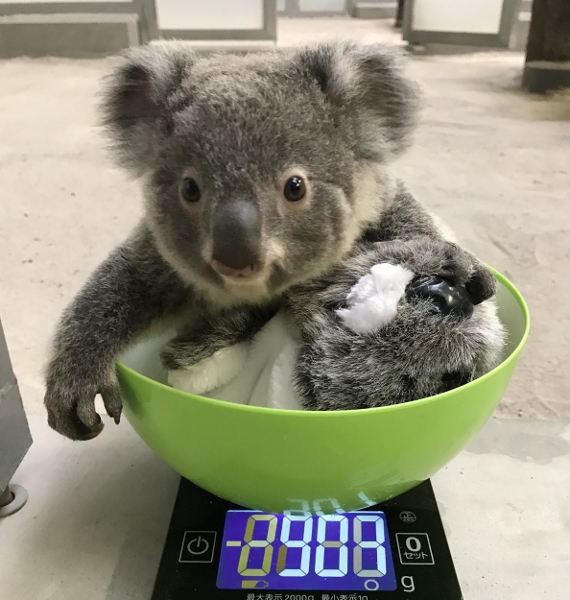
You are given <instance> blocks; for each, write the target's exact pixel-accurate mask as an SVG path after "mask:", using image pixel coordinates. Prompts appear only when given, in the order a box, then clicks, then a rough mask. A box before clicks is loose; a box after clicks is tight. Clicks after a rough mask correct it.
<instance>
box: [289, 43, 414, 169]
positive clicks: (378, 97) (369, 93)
mask: <svg viewBox="0 0 570 600" xmlns="http://www.w3.org/2000/svg"><path fill="white" fill-rule="evenodd" d="M297 60H299V61H300V64H301V66H302V70H303V71H304V74H305V75H306V76H308V77H309V78H311V79H313V80H314V81H316V83H317V84H318V85H319V87H320V88H321V90H322V91H323V93H324V94H325V96H326V98H327V99H328V100H329V102H330V103H331V105H333V106H334V107H335V109H337V110H338V111H339V112H338V117H339V120H344V121H345V122H346V123H350V124H355V129H356V130H355V132H354V133H355V134H356V139H355V152H356V153H357V155H358V156H360V157H361V158H364V159H368V160H374V161H381V162H387V161H389V160H391V159H393V158H395V157H396V156H397V155H399V154H400V153H402V152H403V151H404V150H405V149H406V148H407V147H408V146H409V145H410V143H411V137H412V135H411V134H412V133H413V129H414V126H415V124H416V114H417V108H418V101H419V88H418V87H417V85H415V84H414V83H413V82H412V80H411V79H409V78H408V76H407V75H406V73H405V71H404V68H403V65H402V60H401V57H400V56H399V55H398V54H397V52H396V50H395V49H393V48H390V47H389V46H385V45H383V44H365V43H358V42H337V43H321V44H317V45H316V46H309V47H305V48H303V49H301V50H300V51H299V54H298V55H297Z"/></svg>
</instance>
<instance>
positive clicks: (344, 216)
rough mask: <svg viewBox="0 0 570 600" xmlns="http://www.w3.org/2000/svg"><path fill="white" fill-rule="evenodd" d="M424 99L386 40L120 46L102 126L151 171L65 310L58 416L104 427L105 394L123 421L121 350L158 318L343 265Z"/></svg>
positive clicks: (135, 168)
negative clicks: (247, 47)
mask: <svg viewBox="0 0 570 600" xmlns="http://www.w3.org/2000/svg"><path fill="white" fill-rule="evenodd" d="M416 107H417V93H416V88H415V86H414V85H413V84H412V83H411V82H410V81H409V80H408V79H407V77H406V75H405V73H404V72H403V70H402V68H401V66H400V64H399V61H398V59H397V57H395V56H394V55H393V53H392V52H391V51H390V50H389V49H387V48H385V47H383V46H380V45H374V44H372V45H363V44H358V43H351V42H339V43H321V44H317V45H314V46H307V47H301V48H292V49H287V50H276V51H272V52H268V53H259V54H255V53H254V54H251V55H245V56H234V55H229V54H220V55H214V56H208V57H207V56H204V55H201V56H199V55H196V54H194V53H193V52H192V51H191V50H189V49H188V48H187V47H186V46H185V45H184V44H182V43H181V44H172V43H165V44H152V45H149V46H143V47H139V48H135V49H132V50H130V51H128V52H127V53H126V54H125V55H124V56H123V57H121V58H120V60H119V61H118V64H117V66H116V67H115V68H114V69H113V71H112V72H111V73H110V74H109V77H108V78H107V81H106V84H105V93H104V101H103V105H102V115H103V123H104V126H105V128H106V131H107V132H108V135H109V137H110V139H111V141H112V148H113V150H114V154H115V157H116V159H117V161H118V162H119V164H120V165H122V166H123V167H124V168H125V169H126V170H127V171H128V172H129V173H130V174H131V175H132V176H134V177H136V178H137V179H139V180H140V182H141V186H142V190H143V196H144V205H145V210H144V216H143V218H142V219H141V221H140V222H139V223H138V224H136V226H135V227H134V229H133V231H132V233H131V234H130V235H129V236H128V238H127V239H126V240H125V241H124V242H123V243H122V244H120V245H119V246H118V247H117V248H116V249H115V250H113V251H112V252H111V253H110V255H109V256H108V258H107V259H106V260H105V261H104V262H103V263H102V264H101V265H100V266H99V267H97V268H96V269H95V271H94V272H93V274H92V275H91V276H90V278H89V280H88V281H87V282H86V284H85V285H84V287H83V288H82V289H81V290H80V291H79V293H78V294H77V296H76V297H75V298H74V299H73V300H72V301H71V303H70V304H69V306H68V307H67V308H66V309H65V310H64V312H63V314H62V316H61V318H60V321H59V323H58V326H57V328H56V332H55V336H54V339H53V345H52V350H51V355H50V357H49V360H48V363H47V366H46V395H45V405H46V408H47V412H48V423H49V424H50V426H51V427H52V428H54V429H55V430H56V431H58V432H60V433H61V434H63V435H66V436H67V437H69V438H71V439H74V440H79V439H89V438H91V437H94V436H95V435H97V434H98V433H99V432H100V430H101V429H102V423H101V419H100V416H99V415H98V414H97V412H96V410H95V404H94V400H95V397H96V395H97V394H100V395H101V397H102V399H103V402H104V405H105V408H106V411H107V413H108V414H109V415H110V416H111V417H112V418H113V419H114V420H115V421H116V422H117V423H118V422H119V419H120V415H121V408H122V405H121V397H120V393H119V390H118V385H117V380H116V376H115V372H114V361H115V360H116V358H117V356H118V355H119V354H120V353H121V352H122V351H123V350H124V349H125V348H126V347H127V346H128V345H129V344H131V343H133V342H134V341H135V340H136V339H137V338H138V337H139V336H141V335H144V333H145V332H147V331H148V330H149V328H151V327H154V326H161V325H162V324H164V323H167V322H170V324H171V323H172V322H174V323H180V324H188V323H190V324H191V323H198V322H201V321H203V320H204V319H208V318H210V317H211V316H212V315H216V314H218V313H219V312H221V311H224V310H227V309H229V308H231V307H237V306H261V307H266V306H269V305H271V303H272V302H273V301H274V300H276V299H278V298H279V297H280V296H281V295H282V294H283V293H284V292H286V291H287V290H289V289H291V288H292V287H293V286H295V285H299V284H301V283H303V282H306V281H310V280H311V279H313V278H315V277H317V276H319V275H321V274H322V273H325V272H326V271H327V270H329V269H330V268H331V267H333V266H334V265H335V264H338V263H339V262H340V261H341V260H342V259H343V258H344V257H345V256H346V255H347V254H348V253H349V252H350V250H351V248H352V247H353V245H354V243H355V242H356V240H357V239H358V238H359V237H360V236H361V235H362V234H363V232H364V231H365V230H366V229H367V227H368V226H369V225H370V224H371V223H373V222H374V221H375V220H376V219H377V218H378V215H379V214H380V213H381V212H382V211H383V210H385V209H386V207H388V206H389V205H390V203H391V202H392V201H393V199H394V197H395V196H396V194H397V193H398V184H397V182H396V181H395V180H394V178H393V177H392V176H391V175H390V173H389V171H388V170H387V168H386V165H387V164H388V163H389V162H390V161H391V160H392V159H393V158H395V157H396V156H398V154H400V153H401V152H402V151H403V150H404V149H405V148H406V147H407V145H408V144H409V142H410V134H411V132H412V130H413V126H414V120H415V112H416ZM410 217H411V218H410V219H409V220H408V222H407V224H406V227H407V228H408V230H409V231H410V232H413V231H416V230H422V227H423V225H424V224H423V217H421V216H419V217H418V219H419V221H418V222H417V223H416V222H415V221H414V219H413V218H412V217H413V215H410ZM428 229H429V227H428ZM430 231H431V232H432V233H433V228H432V229H430ZM426 233H427V234H428V235H429V234H430V233H429V232H426Z"/></svg>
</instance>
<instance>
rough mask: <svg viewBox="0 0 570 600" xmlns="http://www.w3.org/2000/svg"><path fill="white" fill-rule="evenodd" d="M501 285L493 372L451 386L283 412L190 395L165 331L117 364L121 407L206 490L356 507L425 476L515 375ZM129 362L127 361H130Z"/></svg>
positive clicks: (507, 303)
mask: <svg viewBox="0 0 570 600" xmlns="http://www.w3.org/2000/svg"><path fill="white" fill-rule="evenodd" d="M496 277H497V279H498V281H499V284H500V286H499V292H498V304H499V315H500V318H501V320H502V322H503V323H504V324H505V326H506V328H507V330H508V334H509V340H508V345H507V348H506V350H505V359H504V361H503V362H502V364H501V365H499V366H498V367H497V368H496V369H494V370H493V371H491V372H490V373H487V374H486V375H484V376H483V377H481V378H479V379H477V380H476V381H473V382H471V383H468V384H467V385H464V386H462V387H460V388H457V389H455V390H452V391H450V392H446V393H444V394H439V395H437V396H432V397H430V398H426V399H422V400H416V401H414V402H409V403H407V404H399V405H394V406H387V407H382V408H372V409H365V410H352V411H342V412H310V411H288V410H276V409H270V408H259V407H252V406H244V405H240V404H233V403H229V402H223V401H220V400H212V399H210V398H203V397H199V396H193V395H190V394H187V393H185V392H181V391H179V390H175V389H173V388H171V387H168V386H167V385H164V384H163V383H160V381H165V373H164V372H163V371H162V369H161V367H160V365H159V361H158V358H157V355H158V351H159V348H160V346H161V345H162V343H163V342H164V339H165V338H162V339H160V338H153V339H151V340H147V341H146V342H144V343H141V344H139V345H138V346H135V347H134V348H133V349H131V350H130V351H129V352H128V353H126V354H125V355H124V356H123V357H121V361H120V362H119V363H118V365H117V371H118V376H119V381H120V384H121V389H122V394H123V400H124V414H125V415H126V417H127V419H128V420H129V422H130V423H131V424H132V426H133V427H134V429H135V430H136V431H137V433H138V434H139V435H140V436H141V438H142V439H143V440H144V441H145V442H146V443H147V444H148V445H149V446H150V447H151V448H152V449H153V450H154V451H155V452H156V453H157V454H158V455H159V456H161V457H162V459H163V460H165V461H166V462H167V463H168V464H169V465H171V466H172V467H173V468H174V469H175V470H176V471H178V473H180V474H181V475H183V476H184V477H186V478H187V479H189V480H191V481H193V482H194V483H195V484H197V485H198V486H200V487H202V488H204V489H206V490H208V491H209V492H211V493H212V494H215V495H217V496H220V497H221V498H224V499H226V500H230V501H232V502H235V503H236V504H239V505H241V506H243V507H248V508H251V509H255V510H264V511H270V512H276V513H279V512H283V511H284V510H304V511H311V512H314V511H315V512H316V511H319V510H322V511H323V512H325V513H327V512H334V511H335V510H336V509H339V508H341V509H344V510H346V511H349V510H357V509H360V508H364V507H365V506H370V505H372V504H376V503H378V502H382V501H384V500H387V499H388V498H391V497H393V496H396V495H398V494H401V493H403V492H405V491H407V490H408V489H410V488H412V487H414V486H415V485H417V484H418V483H420V482H422V481H424V480H426V479H428V478H429V477H431V476H432V475H433V474H434V473H436V472H437V471H438V470H439V469H441V468H442V467H443V466H445V465H446V464H447V463H448V462H449V461H450V460H451V459H452V458H453V457H454V456H456V455H457V454H458V453H459V452H460V451H461V450H462V449H463V448H464V447H465V445H466V444H467V443H468V442H469V441H470V440H471V439H472V438H473V437H474V436H475V434H476V433H477V432H478V431H479V430H480V429H481V427H482V426H483V424H484V423H485V421H486V420H487V419H488V418H489V417H490V415H491V413H492V412H493V410H494V409H495V407H496V406H497V404H498V403H499V401H500V399H501V397H502V395H503V393H504V392H505V389H506V388H507V385H508V383H509V381H510V379H511V377H512V374H513V372H514V370H515V367H516V365H517V362H518V360H519V357H520V354H521V351H522V348H523V346H524V344H525V342H526V339H527V336H528V331H529V323H530V320H529V313H528V308H527V306H526V303H525V301H524V299H523V298H522V296H521V294H520V293H519V292H518V290H517V289H516V288H515V287H514V286H513V284H512V283H510V282H509V281H508V280H507V279H505V277H503V276H502V275H500V274H499V273H496ZM127 365H128V366H127Z"/></svg>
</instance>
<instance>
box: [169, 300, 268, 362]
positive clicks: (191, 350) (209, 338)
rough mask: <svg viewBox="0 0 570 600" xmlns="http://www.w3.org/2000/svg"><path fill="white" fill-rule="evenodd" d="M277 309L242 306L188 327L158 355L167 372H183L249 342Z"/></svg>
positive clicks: (210, 316)
mask: <svg viewBox="0 0 570 600" xmlns="http://www.w3.org/2000/svg"><path fill="white" fill-rule="evenodd" d="M276 312H277V307H276V306H275V305H269V306H243V307H238V308H231V309H227V310H225V311H222V312H220V313H218V314H213V315H209V316H208V317H207V318H206V319H205V320H204V321H202V323H200V324H199V325H197V326H189V327H188V328H186V329H184V330H183V331H182V332H181V333H180V334H179V335H177V336H176V337H175V338H173V339H172V340H171V341H170V342H169V343H168V344H166V346H165V347H164V349H163V351H162V352H161V355H160V357H161V360H162V364H163V365H164V367H165V368H166V369H168V370H169V371H175V370H179V369H185V368H188V367H191V366H193V365H195V364H197V363H199V362H200V361H202V360H204V359H206V358H209V357H210V356H212V354H214V353H215V352H217V351H218V350H222V349H224V348H227V347H229V346H234V345H235V344H241V343H244V342H249V341H251V339H252V338H253V337H254V336H255V335H256V334H257V333H259V331H260V330H261V329H262V327H263V326H264V325H265V324H266V323H267V322H268V321H269V320H270V319H271V318H272V317H273V316H274V315H275V313H276Z"/></svg>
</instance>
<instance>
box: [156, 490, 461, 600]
mask: <svg viewBox="0 0 570 600" xmlns="http://www.w3.org/2000/svg"><path fill="white" fill-rule="evenodd" d="M228 511H241V512H240V513H228ZM369 512H372V513H374V514H372V515H371V514H369V515H367V518H366V517H365V519H362V518H361V517H362V515H366V514H367V513H369ZM246 513H249V516H248V514H246ZM381 513H384V515H385V517H384V516H382V515H381ZM263 515H265V516H263ZM347 515H349V516H350V517H352V521H351V522H352V523H353V524H354V522H355V519H357V520H358V521H359V525H358V527H359V528H360V533H359V536H360V540H361V542H362V541H366V540H363V536H364V534H363V533H362V532H363V531H364V529H363V527H364V525H362V522H364V521H365V520H366V521H367V522H368V523H369V524H370V522H374V527H375V528H376V527H380V529H382V527H384V529H383V531H384V533H379V534H378V531H379V530H378V529H375V530H374V531H375V532H376V534H378V535H386V530H387V533H388V538H389V542H390V548H391V561H390V559H389V558H388V562H387V563H386V564H388V563H390V565H389V567H387V569H388V570H389V571H390V573H389V577H388V579H390V578H391V581H392V583H391V584H390V583H388V585H392V590H391V591H382V590H378V586H379V583H378V581H382V578H376V579H374V578H371V579H359V581H360V582H361V583H360V584H359V585H360V589H358V590H355V589H354V588H353V589H333V588H331V587H330V586H331V585H333V586H336V585H339V584H338V583H337V582H338V581H339V579H338V577H339V576H338V575H337V576H336V577H337V579H334V578H326V581H328V582H329V583H328V584H327V585H328V587H327V589H309V588H311V587H312V588H314V587H316V586H315V584H314V581H315V580H316V579H319V577H322V575H321V576H319V577H317V567H314V572H313V571H311V572H310V574H309V575H308V576H307V577H306V579H303V580H301V579H300V578H299V577H296V576H295V577H294V578H293V579H289V580H288V581H293V580H294V581H297V584H296V585H297V588H296V589H295V590H290V591H287V587H286V585H284V586H283V589H277V588H276V587H275V585H276V584H275V579H278V580H279V581H280V580H281V579H280V578H279V575H281V574H283V573H285V572H286V571H288V572H292V571H291V569H285V570H284V564H285V561H286V560H288V559H286V558H284V559H283V561H282V562H281V566H279V561H278V560H277V553H276V552H274V551H273V550H271V553H272V554H271V555H272V556H273V557H274V559H275V560H273V561H272V563H271V564H272V566H271V567H270V568H267V566H266V567H265V568H267V571H268V572H270V573H271V575H270V576H268V577H267V579H269V580H270V581H266V580H264V576H263V575H260V576H257V577H247V576H245V575H240V574H239V569H240V568H241V569H242V573H244V572H246V571H247V570H246V571H243V566H244V565H245V562H244V563H243V564H242V563H241V562H240V563H239V565H241V566H239V567H238V569H235V565H233V566H232V568H231V569H229V567H228V558H227V557H228V556H229V555H228V553H231V552H234V556H235V553H237V552H242V550H240V548H243V546H244V545H246V542H245V541H243V542H240V541H237V538H236V532H237V529H236V528H235V527H234V528H233V529H231V531H230V532H229V533H228V531H229V525H227V523H230V522H232V524H233V520H235V519H238V520H239V519H242V520H243V519H247V518H251V519H254V521H255V522H254V525H253V531H255V523H259V524H260V526H261V525H263V523H260V520H262V519H263V520H265V522H267V521H268V520H271V519H272V518H273V517H272V516H271V515H267V514H266V513H257V514H256V515H253V511H246V509H244V508H243V507H239V506H236V505H233V504H231V503H229V502H226V501H224V500H221V499H220V498H217V497H216V496H212V495H211V494H209V493H208V492H205V491H204V490H202V489H200V488H198V487H196V486H195V485H193V484H192V483H190V482H189V481H187V480H185V479H182V481H181V484H180V488H179V491H178V496H177V499H176V504H175V507H174V512H173V516H172V520H171V523H170V528H169V531H168V536H167V539H166V544H165V548H164V552H163V555H162V559H161V562H160V567H159V570H158V575H157V578H156V583H155V588H154V593H153V596H152V600H218V599H220V600H462V598H463V596H462V594H461V590H460V587H459V583H458V580H457V575H456V573H455V569H454V567H453V562H452V559H451V554H450V551H449V547H448V545H447V541H446V538H445V533H444V530H443V526H442V523H441V518H440V516H439V511H438V507H437V502H436V500H435V496H434V494H433V489H432V486H431V483H430V482H429V481H426V482H424V483H422V484H420V485H419V486H417V487H416V488H414V489H413V490H410V491H409V492H406V493H405V494H402V495H401V496H398V497H397V498H394V499H392V500H389V501H387V502H384V503H382V504H379V505H377V506H372V507H370V508H367V509H364V510H362V511H358V513H347ZM375 515H380V516H375ZM278 518H279V519H283V517H282V516H279V517H278ZM317 518H318V517H314V518H311V519H317ZM256 519H258V520H257V521H256ZM380 519H381V521H382V523H383V525H381V524H379V523H378V521H379V520H380ZM299 520H301V521H303V518H300V519H299ZM306 520H307V519H306V518H305V521H306ZM339 520H340V519H339ZM273 522H277V521H276V520H275V519H273ZM348 522H349V520H348V517H347V519H346V520H345V522H344V523H343V524H342V525H343V526H345V525H346V527H348V525H347V523H348ZM248 523H249V521H248ZM279 523H280V525H278V526H277V525H276V526H275V527H279V528H280V531H281V534H282V535H283V529H284V526H283V521H279ZM288 523H289V525H288V527H289V529H288V532H289V537H291V536H292V535H293V534H292V533H291V532H292V531H293V524H292V521H291V520H289V522H288ZM312 523H313V521H311V524H306V523H305V522H304V521H303V522H302V523H297V524H295V526H297V525H299V526H301V527H305V526H306V527H308V528H309V529H310V528H311V527H312ZM314 523H315V528H314V530H315V531H318V527H319V526H320V525H319V523H321V522H320V521H319V522H317V521H314ZM329 526H332V527H336V523H328V522H327V523H325V524H324V527H325V528H324V529H323V532H324V533H322V534H321V537H322V539H321V541H323V540H325V542H326V543H329V546H328V547H330V548H333V547H334V548H338V547H339V544H340V541H339V542H328V541H326V540H327V535H328V534H327V533H326V531H327V529H326V527H329ZM340 526H341V524H339V531H340ZM355 527H356V526H354V527H353V533H354V531H355ZM309 529H307V530H306V531H309ZM273 531H274V532H275V531H279V530H276V529H274V530H273ZM304 531H305V529H303V532H304ZM346 531H348V529H346ZM246 532H247V528H246ZM224 533H226V535H224ZM252 535H253V534H251V530H250V534H249V537H250V538H252V539H253V540H257V537H255V536H254V537H252ZM263 535H265V536H266V537H267V539H270V537H269V535H268V534H267V533H264V534H263ZM273 535H274V536H275V535H276V534H275V533H274V534H273ZM307 535H308V534H307ZM311 535H313V534H311ZM331 535H338V532H337V534H334V533H333V534H331ZM345 535H347V534H345ZM303 536H305V533H301V538H303V539H304V537H303ZM323 536H324V537H323ZM237 537H239V536H237ZM233 538H236V540H234V539H233ZM245 538H246V536H244V540H245ZM281 539H285V538H279V539H278V538H275V542H274V543H275V544H277V545H279V544H280V540H281ZM287 539H289V538H287ZM295 541H297V542H298V543H299V544H301V543H303V544H305V543H304V542H302V541H299V540H292V542H295ZM262 543H264V544H265V543H266V541H265V540H264V541H263V542H262ZM316 543H318V541H317V540H316V539H313V538H311V544H316ZM326 543H325V544H322V545H323V546H325V545H326ZM352 543H353V545H354V544H355V543H356V542H355V539H353V540H352ZM367 543H368V544H369V545H368V547H367V548H368V549H369V548H372V547H374V549H375V550H373V552H376V551H377V547H378V544H377V541H372V542H370V541H368V542H367ZM334 544H336V546H335V545H334ZM370 544H374V546H370ZM281 545H283V544H281ZM291 545H293V544H291ZM305 545H307V544H305ZM361 545H362V544H361ZM385 545H386V544H385ZM226 546H228V547H229V546H233V547H234V548H231V549H230V548H228V549H224V548H225V547H226ZM238 546H239V547H238ZM386 546H387V545H386ZM235 547H238V548H235ZM275 549H277V550H278V553H279V555H281V552H280V551H279V549H278V548H277V547H276V548H275ZM222 550H224V559H223V563H222V566H223V569H220V559H221V558H222ZM313 550H316V548H312V549H311V550H310V551H307V552H308V554H307V556H310V553H311V552H313ZM261 551H263V552H264V553H265V552H266V549H265V547H264V548H257V549H253V548H250V549H249V550H248V552H249V554H248V557H251V558H252V559H255V556H254V552H258V553H260V552H261ZM287 551H289V548H287V549H286V551H285V555H284V556H286V555H287ZM295 551H296V550H295V549H292V550H291V552H292V554H291V556H290V558H291V559H293V558H295V554H294V552H295ZM350 551H352V552H353V555H354V557H355V558H354V560H355V562H356V555H355V554H354V551H355V548H354V547H350V549H349V548H348V543H347V550H346V552H345V557H346V556H349V554H350ZM302 552H303V550H302V549H301V548H299V552H297V555H298V556H301V554H302ZM321 552H322V554H321V556H325V554H324V552H325V551H324V550H322V551H321ZM329 552H331V551H330V550H329ZM332 552H333V553H334V552H336V550H333V551H332ZM338 552H339V553H340V552H341V550H338ZM343 552H344V550H343ZM359 552H363V551H362V550H360V551H359ZM314 554H316V552H314ZM369 554H370V552H368V555H369ZM389 554H390V550H389V549H387V556H388V557H389ZM368 555H367V556H368ZM240 556H241V554H240ZM263 556H266V555H265V554H264V555H263ZM339 556H340V554H339ZM362 556H363V555H362V554H360V557H361V558H360V568H361V571H360V573H362V572H366V573H368V572H369V571H368V570H367V571H363V570H362V564H363V563H362ZM230 558H231V557H230ZM333 558H334V560H335V561H336V560H337V558H336V557H333ZM270 560H272V559H270ZM295 560H296V558H295ZM339 560H340V559H339ZM347 560H350V559H347ZM367 560H368V558H367ZM374 560H375V561H376V560H379V559H377V558H376V554H374ZM248 561H250V558H248ZM324 561H325V558H321V563H320V567H319V568H321V569H322V568H324V564H325V562H324ZM248 564H249V562H248ZM267 564H269V562H268V563H267ZM305 564H308V563H305ZM311 564H312V563H311ZM343 564H344V565H348V563H343ZM379 564H380V563H377V564H376V566H378V565H379ZM224 565H225V566H224ZM254 566H255V565H254ZM257 566H258V567H260V566H261V564H258V565H257ZM298 566H300V564H299V565H298ZM338 566H340V563H339V565H338ZM352 566H353V572H351V573H350V576H351V577H353V578H354V573H356V568H355V567H354V565H352ZM305 568H307V567H305ZM343 568H345V569H347V570H348V566H343ZM279 569H281V573H279ZM307 569H308V568H307ZM228 570H232V571H234V570H235V571H236V573H229V572H228V573H226V571H228ZM252 570H255V569H252ZM308 570H309V569H308ZM222 571H224V573H225V575H224V576H226V575H227V576H226V583H227V579H228V578H229V580H231V581H233V580H239V581H240V586H247V587H239V588H238V589H220V588H219V587H218V585H217V584H218V581H219V579H218V578H221V577H222V574H221V572H222ZM320 572H321V573H323V572H324V571H323V570H321V571H320ZM327 572H328V571H327ZM378 572H379V573H380V571H378ZM358 577H365V578H366V577H367V575H364V576H363V575H359V576H358ZM271 578H272V580H273V583H271ZM283 579H286V578H283ZM341 579H342V576H341ZM306 580H311V581H312V582H313V583H312V584H311V585H309V586H307V589H304V588H303V589H301V588H299V587H298V586H299V585H304V582H305V581H306ZM345 580H346V579H345ZM301 581H302V582H303V583H302V584H301V583H300V582H301ZM319 581H323V580H322V579H320V580H319ZM384 581H385V579H384ZM383 585H384V584H383ZM362 586H366V588H365V589H363V587H362ZM236 587H237V586H236ZM377 590H378V591H377Z"/></svg>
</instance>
